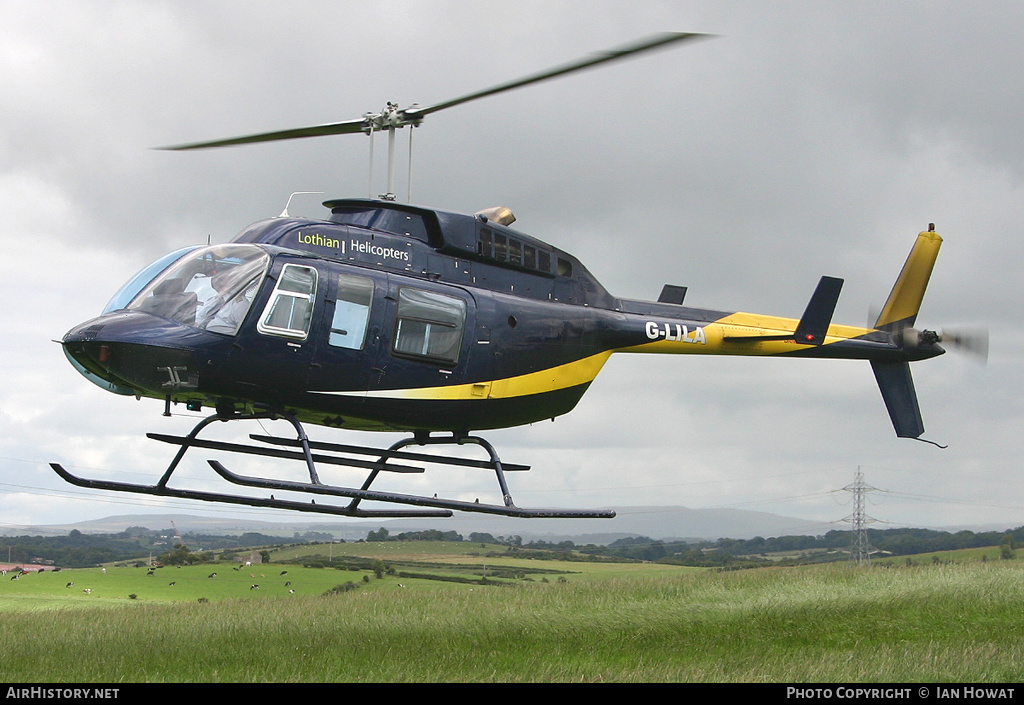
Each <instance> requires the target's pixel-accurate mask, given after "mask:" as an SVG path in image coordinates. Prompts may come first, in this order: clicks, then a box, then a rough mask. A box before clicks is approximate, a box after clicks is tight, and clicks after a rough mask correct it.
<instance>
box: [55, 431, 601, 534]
mask: <svg viewBox="0 0 1024 705" xmlns="http://www.w3.org/2000/svg"><path fill="white" fill-rule="evenodd" d="M256 419H270V420H273V419H285V420H287V421H288V422H289V423H291V425H292V427H293V428H294V429H295V431H296V435H297V438H294V439H292V438H281V437H277V436H262V435H255V434H254V435H251V436H250V439H252V440H253V441H258V442H260V443H264V444H267V445H248V444H241V443H228V442H224V441H216V440H207V439H201V438H199V437H198V436H199V432H200V431H202V430H203V429H204V428H206V427H207V426H208V425H210V424H211V423H213V422H214V421H233V420H256ZM147 436H148V437H149V438H152V439H154V440H158V441H162V442H164V443H170V444H172V445H177V446H179V448H178V452H177V453H176V454H175V456H174V459H173V460H171V463H170V465H168V466H167V470H166V471H165V472H164V474H163V476H162V477H161V478H160V480H159V481H158V482H157V483H156V484H155V485H137V484H132V483H125V482H112V481H109V480H91V479H86V478H80V477H76V476H75V475H72V474H71V473H69V472H68V471H67V470H65V469H64V468H63V467H62V466H61V465H60V464H58V463H50V467H52V468H53V469H54V471H55V472H56V473H57V474H58V475H60V477H62V478H63V479H64V480H65V481H67V482H69V483H71V484H72V485H76V486H78V487H85V488H88V489H97V490H111V491H114V492H131V493H135V494H148V495H153V496H157V497H175V498H179V499H191V500H200V501H203V502H221V503H226V504H240V505H244V506H250V507H268V508H271V509H287V510H291V511H299V512H315V513H319V514H333V515H340V516H351V517H391V518H393V517H450V516H452V513H453V512H455V511H462V512H477V513H482V514H497V515H501V516H508V517H520V518H550V519H554V518H560V519H565V518H575V519H610V518H612V517H614V516H615V512H614V511H611V510H584V509H524V508H521V507H517V506H515V504H514V503H513V502H512V496H511V495H510V494H509V490H508V485H507V483H506V482H505V472H507V471H509V472H511V471H526V470H529V469H530V468H529V466H525V465H513V464H505V463H502V461H501V460H500V459H499V458H498V455H497V453H496V452H495V450H494V448H493V446H491V444H490V443H488V442H487V441H485V440H484V439H483V438H479V437H477V436H470V435H464V434H449V435H443V436H431V435H429V434H416V435H414V436H413V437H412V438H406V439H403V440H400V441H398V442H397V443H394V444H393V445H392V446H391V447H389V448H387V449H386V450H385V449H380V448H369V447H365V446H352V445H341V444H337V443H322V442H316V441H310V440H309V439H308V438H307V437H306V433H305V431H304V430H303V428H302V425H301V424H300V423H299V421H298V419H296V418H295V417H293V416H290V415H287V414H270V413H267V414H241V415H235V416H230V417H226V418H225V417H222V416H219V415H213V416H209V417H207V418H205V419H203V420H201V421H200V422H199V423H197V424H196V426H195V427H194V428H193V429H192V431H191V432H190V433H189V434H188V435H187V436H169V435H166V434H159V433H150V434H147ZM467 444H471V445H478V446H480V447H481V448H483V449H484V450H485V451H486V452H487V455H488V458H489V459H488V460H472V459H467V458H459V457H453V456H442V455H430V454H427V453H416V452H410V451H406V450H403V449H404V448H407V447H409V446H413V445H417V446H427V445H467ZM189 448H206V449H210V450H219V451H227V452H232V453H242V454H249V455H260V456H264V457H271V458H285V459H291V460H301V461H303V462H304V463H305V464H306V468H307V470H308V471H309V482H295V481H289V480H269V479H265V478H259V477H250V476H246V475H238V474H236V473H233V472H231V471H230V470H228V469H227V468H226V467H224V465H223V464H222V463H220V462H219V461H217V460H208V461H207V462H208V463H209V464H210V467H211V468H213V470H214V472H216V473H217V474H218V475H220V476H221V477H222V478H223V479H225V480H227V481H228V482H231V483H233V484H236V485H242V486H245V487H255V488H258V489H264V490H274V491H288V492H303V493H309V494H316V495H323V496H328V497H345V498H348V499H350V500H351V501H350V502H349V503H348V504H345V505H340V504H317V502H316V500H312V499H311V500H310V501H309V502H301V501H295V500H285V499H277V498H275V497H274V495H270V496H269V497H252V496H246V495H234V494H222V493H216V492H203V491H198V490H182V489H175V488H172V487H168V486H167V483H168V482H169V481H170V479H171V475H172V474H173V473H174V471H175V469H177V467H178V464H179V463H180V462H181V459H182V458H183V457H184V455H185V453H186V451H188V449H189ZM290 448H294V449H296V450H290ZM314 451H318V452H314ZM342 453H344V454H345V455H340V454H342ZM349 455H361V456H366V457H368V458H372V459H369V460H363V459H359V458H351V457H346V456H349ZM408 462H412V463H416V465H410V464H407V463H408ZM317 463H320V464H323V465H342V466H346V467H351V468H361V469H364V470H369V475H368V476H367V478H366V479H365V480H364V481H363V483H362V485H361V486H360V487H358V488H355V487H338V486H335V485H327V484H324V483H323V482H321V481H320V478H319V475H318V473H317ZM425 464H435V465H442V466H449V467H470V468H481V469H489V470H493V471H494V474H495V476H496V478H497V480H498V486H499V488H500V490H501V496H502V501H503V504H481V503H480V502H479V501H476V502H466V501H461V500H454V499H439V498H438V497H437V496H436V495H435V496H434V497H425V496H420V495H409V494H399V493H394V492H380V491H376V490H371V489H370V486H371V485H372V484H373V482H374V481H375V480H376V479H377V476H378V475H379V474H380V473H381V472H397V473H422V472H424V468H423V467H420V465H425ZM364 500H366V501H375V502H389V503H394V504H403V505H408V506H410V507H425V509H410V508H402V509H363V508H361V507H360V506H359V505H360V503H361V502H363V501H364Z"/></svg>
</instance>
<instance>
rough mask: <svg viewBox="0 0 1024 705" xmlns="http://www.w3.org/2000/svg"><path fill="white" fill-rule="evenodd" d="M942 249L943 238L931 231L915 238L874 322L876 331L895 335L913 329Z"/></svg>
mask: <svg viewBox="0 0 1024 705" xmlns="http://www.w3.org/2000/svg"><path fill="white" fill-rule="evenodd" d="M941 245H942V238H941V237H939V235H938V233H936V232H934V231H932V230H928V231H926V232H923V233H921V234H919V235H918V236H917V242H915V243H914V247H913V248H912V249H911V250H910V255H909V256H908V257H907V261H906V263H905V264H904V265H903V271H901V272H900V276H899V277H898V278H897V279H896V283H895V284H894V285H893V287H892V291H891V292H890V293H889V298H888V299H887V300H886V302H885V306H883V307H882V312H881V313H880V314H879V316H878V320H877V321H875V328H880V329H882V330H887V331H894V330H900V329H902V328H906V327H908V326H912V325H914V321H915V320H916V319H917V312H918V311H919V310H920V309H921V300H922V299H924V291H925V289H926V288H927V287H928V279H929V278H930V277H931V275H932V267H934V266H935V258H936V257H937V256H938V254H939V247H940V246H941Z"/></svg>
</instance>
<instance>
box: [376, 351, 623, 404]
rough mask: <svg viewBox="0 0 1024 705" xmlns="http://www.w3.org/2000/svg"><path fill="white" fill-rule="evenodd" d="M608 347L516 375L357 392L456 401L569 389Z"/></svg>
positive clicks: (586, 376)
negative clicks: (441, 384) (568, 360)
mask: <svg viewBox="0 0 1024 705" xmlns="http://www.w3.org/2000/svg"><path fill="white" fill-rule="evenodd" d="M611 354H612V353H611V351H607V352H602V353H598V354H597V355H591V356H590V357H585V358H583V359H582V360H576V361H574V362H569V363H566V364H564V365H558V366H557V367H550V368H548V369H546V370H541V371H539V372H531V373H529V374H525V375H519V376H517V377H507V378H505V379H498V380H493V381H488V382H474V383H470V384H452V385H448V386H442V387H419V388H416V389H382V390H371V391H369V392H366V393H365V394H364V393H363V392H360V393H359V394H360V396H368V397H374V398H385V399H422V400H431V401H439V400H445V401H458V400H461V399H465V400H469V401H472V400H474V399H511V398H514V397H523V396H528V395H531V394H542V393H544V392H554V391H557V390H559V389H569V388H570V387H576V386H579V385H581V384H589V383H590V382H593V381H594V378H595V377H597V373H598V372H600V371H601V368H602V367H603V366H604V363H605V362H607V360H608V358H609V357H610V356H611Z"/></svg>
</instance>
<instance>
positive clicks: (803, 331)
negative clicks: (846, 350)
mask: <svg viewBox="0 0 1024 705" xmlns="http://www.w3.org/2000/svg"><path fill="white" fill-rule="evenodd" d="M842 288H843V280H842V279H836V278H835V277H822V278H821V279H820V280H819V281H818V286H817V288H816V289H815V290H814V294H812V295H811V300H810V301H808V302H807V308H806V309H805V310H804V315H803V316H802V317H801V318H800V323H798V324H797V326H796V341H797V342H798V343H806V344H808V345H821V344H822V343H823V342H825V334H826V333H828V326H829V324H830V323H832V314H834V313H835V312H836V302H838V301H839V292H840V291H841V290H842Z"/></svg>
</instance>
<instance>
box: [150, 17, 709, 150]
mask: <svg viewBox="0 0 1024 705" xmlns="http://www.w3.org/2000/svg"><path fill="white" fill-rule="evenodd" d="M710 36H713V35H708V34H698V33H694V32H674V33H663V34H656V35H653V36H651V37H647V38H646V39H642V40H640V41H637V42H634V43H632V44H627V45H625V46H623V47H620V48H618V49H610V50H608V51H603V52H598V53H596V54H592V55H591V56H588V57H584V58H582V59H579V60H577V61H573V62H571V63H568V64H564V65H562V66H558V67H555V68H552V69H548V70H546V71H542V72H540V73H535V74H531V75H529V76H524V77H523V78H519V79H516V80H514V81H509V82H507V83H502V84H499V85H497V86H493V87H491V88H486V89H484V90H482V91H476V92H475V93H469V94H467V95H464V96H461V97H459V98H455V99H453V100H448V101H445V102H443V103H436V104H434V105H428V106H426V107H422V108H421V107H418V106H412V107H409V108H406V109H404V110H400V111H396V113H397V116H396V117H398V118H399V120H398V122H397V124H396V126H399V127H400V126H402V125H405V124H409V123H413V124H417V125H418V124H419V121H420V120H422V119H423V117H424V116H425V115H429V114H430V113H436V112H437V111H439V110H444V109H445V108H451V107H454V106H456V105H461V104H462V103H468V102H469V101H471V100H476V99H477V98H484V97H486V96H489V95H494V94H496V93H503V92H504V91H510V90H512V89H514V88H520V87H522V86H526V85H529V84H531V83H539V82H540V81H546V80H547V79H549V78H555V77H557V76H564V75H565V74H567V73H572V72H574V71H581V70H583V69H587V68H590V67H592V66H597V65H598V64H604V63H607V62H610V61H617V60H619V59H624V58H627V57H630V56H633V55H635V54H639V53H641V52H645V51H651V50H653V49H657V48H660V47H664V46H667V45H669V44H672V43H675V42H679V41H683V40H686V39H699V38H702V37H710ZM368 129H379V126H376V127H374V126H371V123H369V122H368V118H365V117H363V118H358V119H355V120H346V121H344V122H331V123H326V124H324V125H313V126H311V127H299V128H295V129H291V130H277V131H275V132H262V133H259V134H255V135H246V136H244V137H229V138H227V139H220V140H210V141H207V142H194V143H189V144H180V145H174V146H170V147H158V149H164V150H172V151H184V150H189V149H208V148H211V147H230V146H233V145H239V144H251V143H253V142H274V141H277V140H291V139H299V138H301V137H321V136H324V135H345V134H354V133H357V132H365V131H367V130H368Z"/></svg>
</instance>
